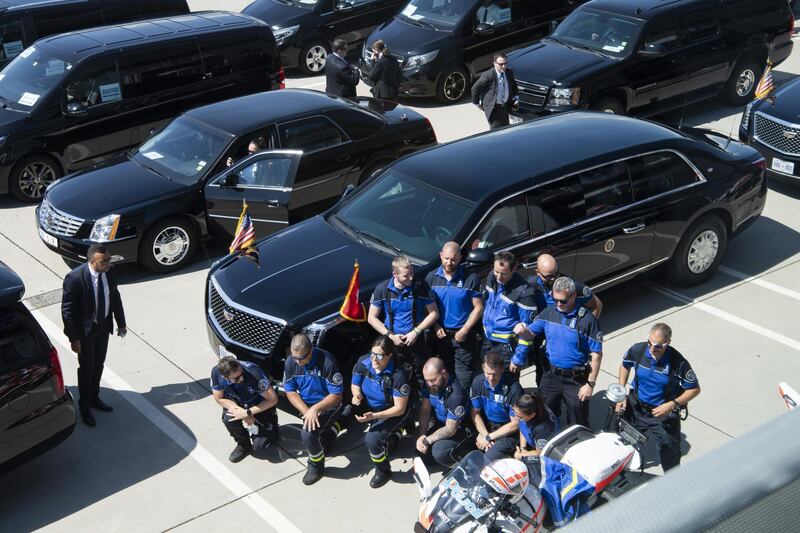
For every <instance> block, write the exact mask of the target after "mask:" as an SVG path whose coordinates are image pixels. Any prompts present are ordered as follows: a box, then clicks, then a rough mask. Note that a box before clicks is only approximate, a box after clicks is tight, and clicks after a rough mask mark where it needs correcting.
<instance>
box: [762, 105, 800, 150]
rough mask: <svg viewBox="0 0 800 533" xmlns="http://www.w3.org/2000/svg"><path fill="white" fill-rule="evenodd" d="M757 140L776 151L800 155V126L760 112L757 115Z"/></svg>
mask: <svg viewBox="0 0 800 533" xmlns="http://www.w3.org/2000/svg"><path fill="white" fill-rule="evenodd" d="M754 131H755V134H754V137H755V139H756V140H757V141H759V142H761V143H763V144H765V145H766V146H768V147H769V148H772V149H773V150H775V151H778V152H781V153H783V154H788V155H800V126H799V125H793V124H789V123H786V122H783V121H779V120H776V119H774V118H771V117H767V115H764V114H762V113H760V112H757V113H756V115H755V129H754Z"/></svg>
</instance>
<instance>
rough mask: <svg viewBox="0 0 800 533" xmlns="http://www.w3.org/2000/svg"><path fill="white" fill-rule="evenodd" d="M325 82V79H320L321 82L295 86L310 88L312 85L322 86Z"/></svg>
mask: <svg viewBox="0 0 800 533" xmlns="http://www.w3.org/2000/svg"><path fill="white" fill-rule="evenodd" d="M326 83H327V82H325V81H321V82H319V83H310V84H308V85H301V86H300V87H297V89H310V88H312V87H322V86H323V85H325V84H326Z"/></svg>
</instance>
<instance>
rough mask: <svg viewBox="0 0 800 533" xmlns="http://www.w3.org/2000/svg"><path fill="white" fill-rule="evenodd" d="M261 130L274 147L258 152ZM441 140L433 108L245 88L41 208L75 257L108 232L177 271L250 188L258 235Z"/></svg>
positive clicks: (49, 231) (58, 242) (62, 183)
mask: <svg viewBox="0 0 800 533" xmlns="http://www.w3.org/2000/svg"><path fill="white" fill-rule="evenodd" d="M254 139H258V141H259V142H260V143H261V144H262V145H263V146H264V147H265V148H266V149H265V150H263V151H259V150H256V152H255V153H251V154H248V150H249V149H250V148H252V147H251V146H250V145H251V144H252V141H253V140H254ZM435 143H436V136H435V134H434V132H433V128H432V127H431V125H430V122H429V121H428V120H427V119H426V118H425V117H423V116H421V115H419V114H417V113H416V112H414V111H412V110H410V109H407V108H404V107H402V106H396V105H394V104H383V103H380V102H378V101H375V100H372V99H369V98H362V99H359V100H358V101H357V102H353V101H349V100H344V99H341V98H337V97H333V96H329V95H326V94H324V93H320V92H317V91H308V90H283V91H275V92H269V93H260V94H254V95H250V96H244V97H241V98H235V99H232V100H227V101H224V102H220V103H217V104H212V105H209V106H205V107H200V108H197V109H194V110H191V111H189V112H187V113H185V114H183V115H181V116H180V117H178V118H176V119H175V120H174V121H172V122H171V123H169V124H168V125H167V126H166V127H165V128H164V130H163V131H161V132H160V133H158V134H157V135H155V136H154V137H152V138H151V139H150V140H149V141H147V142H146V143H144V144H143V145H142V146H140V147H139V148H138V149H136V150H134V151H132V152H131V153H130V154H128V155H126V156H125V157H122V158H119V159H115V160H112V161H109V162H107V163H104V164H101V165H99V166H96V167H93V168H91V169H88V170H85V171H82V172H79V173H76V174H72V175H70V176H67V177H64V178H62V179H60V180H58V181H57V182H56V183H54V184H53V185H52V186H50V187H49V188H48V190H47V192H46V193H45V197H44V201H43V202H42V204H41V206H39V208H38V209H37V212H36V214H37V216H36V220H37V222H38V225H39V236H40V237H41V239H42V240H43V241H44V242H45V243H46V244H47V246H48V247H49V248H50V249H52V250H53V251H55V252H58V253H59V254H61V255H63V256H64V257H66V258H68V259H70V260H74V261H81V260H84V259H85V257H86V250H87V249H88V247H89V246H90V245H91V244H92V243H94V242H102V243H106V244H107V246H108V247H109V251H110V253H111V255H112V258H111V259H112V261H113V262H115V263H123V262H132V261H139V262H141V263H142V264H143V265H145V266H146V267H147V268H149V269H151V270H153V271H155V272H168V271H173V270H177V269H179V268H181V267H183V266H184V265H185V264H186V263H187V262H188V261H189V260H190V259H191V257H192V254H193V253H194V251H195V248H196V246H197V242H198V240H199V239H201V238H204V237H207V236H210V235H212V236H213V235H216V236H218V237H219V238H221V239H223V240H225V239H227V240H230V239H231V237H232V236H233V233H234V231H235V228H236V224H237V221H238V218H239V214H240V213H241V211H242V203H243V201H245V200H246V201H247V203H248V205H249V213H250V216H251V218H252V220H253V222H254V226H255V231H256V235H257V236H259V237H261V236H264V235H268V234H270V233H272V232H274V231H276V230H278V229H281V228H284V227H286V226H287V225H289V224H292V223H294V222H297V221H299V220H302V219H305V218H308V217H309V216H312V215H314V214H317V213H319V212H321V211H324V210H325V209H327V208H328V207H330V206H332V205H333V204H334V203H335V202H336V201H337V200H338V199H339V197H340V196H341V195H342V193H343V192H344V191H345V190H346V189H347V187H348V186H355V185H358V184H360V183H361V182H362V181H364V180H365V179H367V178H368V177H369V176H371V175H372V174H373V173H375V172H376V171H377V170H379V169H380V168H382V167H384V166H385V165H387V164H388V163H390V162H392V161H394V160H395V159H397V158H399V157H402V156H404V155H406V154H409V153H411V152H414V151H416V150H419V149H421V148H425V147H428V146H431V145H433V144H435Z"/></svg>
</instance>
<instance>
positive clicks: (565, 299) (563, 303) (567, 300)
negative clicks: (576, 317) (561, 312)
mask: <svg viewBox="0 0 800 533" xmlns="http://www.w3.org/2000/svg"><path fill="white" fill-rule="evenodd" d="M553 300H555V302H556V303H557V304H561V305H566V304H568V303H569V301H570V300H572V296H567V297H566V298H564V299H563V300H561V299H559V298H553Z"/></svg>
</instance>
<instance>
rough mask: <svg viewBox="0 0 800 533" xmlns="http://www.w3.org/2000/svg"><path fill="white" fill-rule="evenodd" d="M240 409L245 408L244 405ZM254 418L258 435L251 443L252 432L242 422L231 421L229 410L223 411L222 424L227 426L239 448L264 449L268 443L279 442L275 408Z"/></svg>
mask: <svg viewBox="0 0 800 533" xmlns="http://www.w3.org/2000/svg"><path fill="white" fill-rule="evenodd" d="M239 407H242V408H245V407H244V406H242V405H240V406H239ZM254 418H255V419H256V426H257V427H258V433H257V434H256V435H254V436H253V437H252V441H251V437H250V432H249V431H248V430H247V428H245V427H244V425H242V421H241V420H231V419H230V417H229V416H228V410H227V409H223V410H222V423H223V424H225V428H226V429H227V430H228V433H230V435H231V437H233V440H235V441H236V444H238V445H239V446H244V447H245V448H248V449H252V448H255V449H263V448H265V447H266V445H267V443H269V442H275V441H276V440H278V436H279V431H278V412H277V411H276V410H275V408H274V407H273V408H272V409H267V410H266V411H262V412H260V413H256V414H255V415H254Z"/></svg>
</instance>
